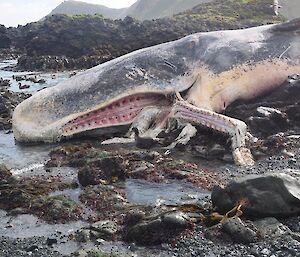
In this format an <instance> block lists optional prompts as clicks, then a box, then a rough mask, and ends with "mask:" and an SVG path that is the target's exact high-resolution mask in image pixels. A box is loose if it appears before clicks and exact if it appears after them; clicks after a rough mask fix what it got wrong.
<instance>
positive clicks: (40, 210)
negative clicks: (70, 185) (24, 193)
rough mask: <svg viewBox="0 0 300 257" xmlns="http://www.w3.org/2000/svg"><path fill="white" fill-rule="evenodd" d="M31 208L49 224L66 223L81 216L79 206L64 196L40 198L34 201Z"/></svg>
mask: <svg viewBox="0 0 300 257" xmlns="http://www.w3.org/2000/svg"><path fill="white" fill-rule="evenodd" d="M30 208H31V210H32V211H33V212H34V213H36V214H38V215H39V216H40V217H42V218H43V219H44V220H46V221H48V222H56V223H60V222H61V223H65V222H67V221H70V220H77V219H79V217H80V215H81V208H80V207H79V205H78V204H77V203H76V202H74V201H73V200H72V199H70V198H68V197H66V196H64V195H57V196H42V197H39V198H37V199H35V200H34V201H32V203H31V207H30Z"/></svg>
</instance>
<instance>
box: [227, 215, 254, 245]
mask: <svg viewBox="0 0 300 257" xmlns="http://www.w3.org/2000/svg"><path fill="white" fill-rule="evenodd" d="M222 228H223V230H224V231H225V232H226V233H227V234H229V235H230V237H231V238H232V239H233V240H234V241H235V242H237V243H243V244H248V243H253V242H255V241H256V240H257V237H256V232H255V231H253V230H252V229H250V228H249V227H247V225H246V224H245V223H244V222H243V221H242V220H241V219H240V218H238V217H234V218H230V219H228V220H226V221H225V222H224V224H223V227H222Z"/></svg>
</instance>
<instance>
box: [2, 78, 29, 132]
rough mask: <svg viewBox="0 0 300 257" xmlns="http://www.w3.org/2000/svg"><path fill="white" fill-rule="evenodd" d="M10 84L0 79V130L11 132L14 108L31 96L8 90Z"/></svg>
mask: <svg viewBox="0 0 300 257" xmlns="http://www.w3.org/2000/svg"><path fill="white" fill-rule="evenodd" d="M9 85H10V84H9V82H6V81H5V80H1V79H0V130H10V129H11V127H12V125H11V117H12V113H13V110H14V108H15V107H16V106H17V105H18V104H19V103H20V102H22V101H24V100H25V99H27V98H28V97H30V96H31V95H30V94H25V93H15V92H11V91H9V90H8V87H9Z"/></svg>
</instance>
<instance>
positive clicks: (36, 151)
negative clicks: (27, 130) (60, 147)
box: [0, 131, 53, 169]
mask: <svg viewBox="0 0 300 257" xmlns="http://www.w3.org/2000/svg"><path fill="white" fill-rule="evenodd" d="M52 148H53V145H46V144H41V145H34V146H28V145H26V146H25V145H20V144H16V142H15V140H14V136H13V134H12V133H10V134H5V133H3V132H1V131H0V163H3V164H5V165H7V166H8V167H9V168H12V169H23V168H24V167H29V166H31V165H33V166H32V167H34V165H35V168H37V167H38V166H41V165H42V163H44V162H45V161H46V160H47V159H49V156H48V153H49V151H50V149H52ZM36 165H37V166H36Z"/></svg>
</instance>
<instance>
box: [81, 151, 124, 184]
mask: <svg viewBox="0 0 300 257" xmlns="http://www.w3.org/2000/svg"><path fill="white" fill-rule="evenodd" d="M125 177H126V174H125V170H124V168H123V159H122V158H121V157H120V156H113V157H107V158H102V159H99V160H94V161H92V162H89V164H88V165H87V166H84V167H83V168H82V169H80V170H79V172H78V180H79V183H80V184H81V185H82V186H88V185H97V184H101V183H112V182H116V181H118V180H124V179H125Z"/></svg>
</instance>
